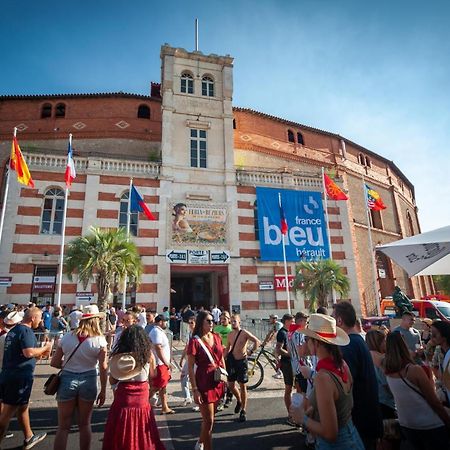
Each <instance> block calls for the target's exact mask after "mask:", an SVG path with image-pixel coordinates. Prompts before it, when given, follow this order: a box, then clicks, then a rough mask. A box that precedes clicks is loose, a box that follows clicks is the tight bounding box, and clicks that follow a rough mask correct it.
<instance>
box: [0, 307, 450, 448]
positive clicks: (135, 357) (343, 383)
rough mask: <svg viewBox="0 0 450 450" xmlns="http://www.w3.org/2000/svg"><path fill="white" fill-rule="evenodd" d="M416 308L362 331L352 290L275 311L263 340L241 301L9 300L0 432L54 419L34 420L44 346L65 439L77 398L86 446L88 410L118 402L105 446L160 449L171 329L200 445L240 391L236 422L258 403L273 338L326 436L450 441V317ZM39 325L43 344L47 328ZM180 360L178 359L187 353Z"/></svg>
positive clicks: (386, 443)
mask: <svg viewBox="0 0 450 450" xmlns="http://www.w3.org/2000/svg"><path fill="white" fill-rule="evenodd" d="M330 312H331V311H330ZM415 320H416V318H415V316H414V315H413V314H411V313H406V314H404V315H403V317H402V319H401V323H400V325H399V326H398V327H397V328H394V329H393V330H388V329H386V328H384V327H381V328H378V329H371V330H369V331H368V332H367V333H365V332H364V331H363V330H362V329H361V327H360V323H359V322H358V320H357V317H356V312H355V309H354V308H353V306H352V304H351V303H349V302H344V301H343V302H340V303H337V304H335V305H334V307H333V310H332V312H331V314H329V312H328V311H327V310H326V309H324V308H321V309H319V310H318V311H317V312H316V313H314V314H311V315H310V316H308V315H307V314H305V313H303V312H298V313H296V314H295V315H291V314H284V315H283V316H282V318H281V320H279V318H278V316H276V315H272V316H270V318H269V326H270V330H269V333H268V334H267V336H265V339H263V341H262V342H261V341H260V340H259V339H258V337H256V336H255V335H254V334H253V333H252V332H251V331H250V330H247V329H245V328H243V327H242V323H241V318H240V316H239V315H238V314H231V313H229V312H228V311H225V310H223V309H220V308H218V307H217V306H216V305H214V307H213V308H211V311H208V310H205V309H204V308H200V309H198V310H193V309H191V307H190V306H189V305H187V306H186V307H184V308H183V309H182V310H181V311H180V312H176V311H174V308H172V309H169V308H168V307H166V308H164V309H163V311H162V312H161V313H160V314H157V313H156V312H155V311H151V310H146V309H145V308H143V307H137V306H135V307H133V308H131V309H128V310H122V309H118V310H116V309H115V308H113V307H111V308H108V310H107V311H106V312H100V311H99V310H98V307H97V305H88V306H85V307H84V308H82V309H80V308H76V307H73V308H71V310H70V311H64V310H63V309H61V308H58V307H52V306H51V305H50V304H47V305H46V306H45V307H44V308H43V309H40V308H37V307H36V306H35V305H33V304H30V305H28V307H23V306H17V305H6V306H3V307H1V308H0V363H1V367H0V368H1V373H0V402H1V403H0V444H1V441H2V440H3V439H5V438H7V437H8V436H9V435H10V434H11V433H9V432H8V427H9V423H10V420H11V419H12V417H13V416H17V419H18V422H19V424H20V426H21V428H22V430H23V434H24V445H23V448H24V449H31V448H33V447H34V446H35V445H37V444H38V443H39V442H41V441H42V440H43V439H45V437H46V434H45V433H34V432H33V431H32V428H31V425H30V418H29V400H30V395H31V390H32V386H33V378H34V377H33V374H34V369H35V364H36V360H37V359H41V358H50V364H51V366H52V367H55V368H57V369H59V370H60V372H59V374H58V380H59V384H58V388H57V392H56V401H57V410H58V428H57V430H56V435H55V440H54V449H55V450H64V449H66V448H67V440H68V435H69V432H70V428H71V425H72V421H73V417H74V413H75V411H77V412H78V427H79V447H80V449H82V450H89V449H90V447H91V416H92V411H93V407H94V405H95V404H97V405H99V406H102V405H103V404H104V403H105V399H106V393H107V389H108V381H109V386H110V388H111V389H112V391H113V395H114V398H113V402H112V405H111V407H110V408H109V411H108V417H107V422H106V426H105V430H104V437H103V449H104V450H125V449H127V450H138V449H139V450H147V449H148V450H153V449H156V450H160V449H164V444H163V442H162V440H161V439H160V436H159V431H158V427H157V423H156V420H155V415H154V407H155V406H156V405H157V404H159V405H160V406H161V414H175V409H173V407H171V406H170V405H169V401H168V395H167V386H168V383H169V381H170V380H171V378H172V368H173V365H174V361H173V355H172V352H171V342H170V340H169V338H168V333H167V331H168V329H170V331H171V332H172V333H173V334H174V337H175V338H178V339H181V340H182V341H183V342H184V343H185V345H184V349H183V351H182V354H181V358H180V360H179V366H180V369H181V370H180V383H181V391H182V395H183V398H184V402H183V406H187V405H190V406H191V407H192V409H193V410H194V411H197V412H199V413H200V415H201V429H200V433H199V437H198V440H197V443H196V444H195V449H196V450H210V449H212V448H213V427H214V421H215V415H216V413H217V412H218V411H221V410H222V409H224V408H229V407H231V406H232V404H233V402H235V407H234V413H235V414H236V415H237V416H236V420H237V421H238V422H245V421H246V420H247V415H248V395H247V383H248V380H249V359H248V358H249V356H250V355H251V353H252V352H255V351H257V350H258V348H260V346H263V347H265V346H268V345H269V343H270V342H271V341H274V343H275V346H274V355H275V356H276V358H277V360H278V367H277V369H278V370H277V372H276V373H275V374H274V377H275V378H281V379H283V383H284V395H283V396H282V397H283V398H281V396H280V401H283V402H284V406H285V408H286V419H285V420H286V424H287V425H289V426H291V427H295V428H297V429H299V431H300V432H301V433H302V434H303V435H304V436H305V440H306V444H307V445H308V446H310V447H311V448H316V449H318V450H324V449H342V450H347V449H357V450H362V449H366V450H372V449H373V450H375V449H377V448H382V449H398V448H400V446H401V442H402V441H405V442H407V443H408V445H409V446H410V448H414V449H432V448H433V449H434V448H439V449H440V448H442V449H444V448H450V439H449V436H450V434H449V430H450V415H449V409H448V407H449V406H450V405H449V399H450V323H448V322H442V321H434V322H433V321H431V320H428V319H424V321H423V328H424V329H423V330H422V333H420V332H419V331H418V330H416V329H415V328H414V322H415ZM36 330H38V331H40V333H41V334H40V335H41V336H42V337H43V338H42V339H41V343H40V346H39V345H38V342H37V339H36V336H37V334H36ZM177 362H178V361H177Z"/></svg>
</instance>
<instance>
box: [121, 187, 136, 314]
mask: <svg viewBox="0 0 450 450" xmlns="http://www.w3.org/2000/svg"><path fill="white" fill-rule="evenodd" d="M132 186H133V178H130V187H129V188H128V206H127V240H129V239H130V221H131V220H130V219H131V188H132ZM126 307H127V274H126V273H125V277H124V280H123V293H122V309H123V310H124V311H125V309H126Z"/></svg>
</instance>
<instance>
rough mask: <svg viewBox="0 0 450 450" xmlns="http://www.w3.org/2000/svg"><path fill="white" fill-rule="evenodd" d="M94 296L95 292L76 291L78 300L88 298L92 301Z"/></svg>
mask: <svg viewBox="0 0 450 450" xmlns="http://www.w3.org/2000/svg"><path fill="white" fill-rule="evenodd" d="M93 298H94V293H93V292H77V293H76V299H77V300H87V301H89V302H90V301H91V300H92V299H93Z"/></svg>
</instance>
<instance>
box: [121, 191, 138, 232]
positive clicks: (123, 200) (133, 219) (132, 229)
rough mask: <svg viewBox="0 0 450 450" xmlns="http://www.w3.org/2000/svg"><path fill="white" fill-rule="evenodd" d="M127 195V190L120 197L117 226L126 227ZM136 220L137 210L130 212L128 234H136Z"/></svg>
mask: <svg viewBox="0 0 450 450" xmlns="http://www.w3.org/2000/svg"><path fill="white" fill-rule="evenodd" d="M128 196H129V192H128V191H127V192H125V193H124V194H123V195H122V197H120V213H119V228H125V229H126V228H127V215H128ZM138 220H139V213H138V212H132V213H130V234H132V235H133V236H137V232H138Z"/></svg>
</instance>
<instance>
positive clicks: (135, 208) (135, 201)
mask: <svg viewBox="0 0 450 450" xmlns="http://www.w3.org/2000/svg"><path fill="white" fill-rule="evenodd" d="M130 212H143V213H144V214H145V215H146V216H147V218H148V219H150V220H156V217H155V216H154V215H153V214H152V212H151V211H150V209H149V207H148V206H147V205H146V204H145V203H144V199H143V198H142V197H141V195H140V194H139V192H138V191H137V189H136V188H135V187H134V186H133V185H131V195H130Z"/></svg>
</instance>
